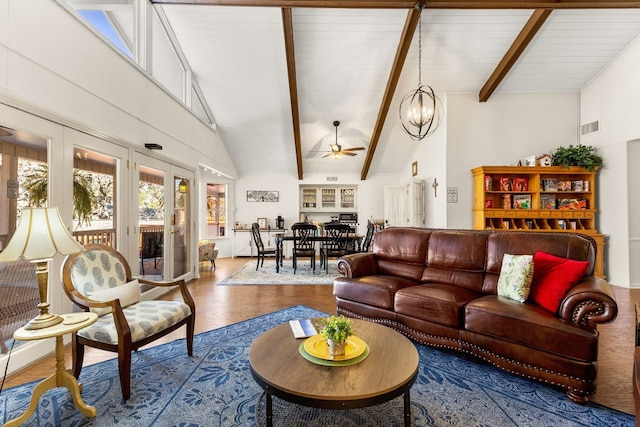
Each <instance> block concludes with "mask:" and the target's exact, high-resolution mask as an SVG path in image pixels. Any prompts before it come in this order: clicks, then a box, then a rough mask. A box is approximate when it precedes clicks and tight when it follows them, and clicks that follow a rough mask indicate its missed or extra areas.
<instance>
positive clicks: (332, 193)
mask: <svg viewBox="0 0 640 427" xmlns="http://www.w3.org/2000/svg"><path fill="white" fill-rule="evenodd" d="M321 191H322V207H323V208H335V207H336V190H335V188H323V189H322V190H321Z"/></svg>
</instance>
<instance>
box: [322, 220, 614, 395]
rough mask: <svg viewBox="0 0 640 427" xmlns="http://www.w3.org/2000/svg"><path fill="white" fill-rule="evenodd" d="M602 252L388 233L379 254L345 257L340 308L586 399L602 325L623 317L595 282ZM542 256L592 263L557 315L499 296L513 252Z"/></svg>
mask: <svg viewBox="0 0 640 427" xmlns="http://www.w3.org/2000/svg"><path fill="white" fill-rule="evenodd" d="M596 249H597V246H596V243H595V241H594V240H593V239H591V238H590V237H588V236H586V235H581V234H577V233H553V232H549V233H546V232H545V233H543V232H526V231H490V230H435V229H417V228H388V229H385V230H383V231H381V232H379V233H377V234H376V235H375V238H374V242H373V252H369V253H357V254H351V255H347V256H344V257H342V258H340V259H339V260H338V271H339V272H340V273H341V274H343V277H338V278H336V279H335V281H334V294H335V296H336V302H337V311H338V313H341V314H344V315H347V316H351V317H356V318H360V319H365V320H370V321H373V322H378V323H382V324H386V325H388V326H391V327H393V328H395V329H397V330H399V331H401V332H402V333H404V334H406V335H407V336H409V337H411V338H413V339H415V340H416V341H419V342H421V343H423V344H428V345H432V346H434V347H440V348H444V349H451V350H457V351H460V352H463V353H466V354H471V355H473V356H476V357H479V358H480V359H482V360H484V361H486V362H488V363H490V364H492V365H494V366H497V367H499V368H501V369H504V370H506V371H508V372H512V373H515V374H518V375H521V376H524V377H527V378H533V379H536V380H539V381H542V382H545V383H547V384H550V385H554V386H559V387H561V388H563V389H565V390H566V392H567V395H568V397H569V398H570V399H571V400H573V401H575V402H578V403H584V402H586V401H587V400H588V396H589V395H591V394H593V393H594V392H595V389H596V376H597V366H598V364H597V359H598V331H597V328H596V324H598V323H607V322H610V321H613V320H614V319H615V317H616V315H617V312H618V308H617V305H616V302H615V300H614V295H613V291H612V289H611V286H610V285H609V283H607V282H606V281H605V280H602V279H600V278H596V277H594V276H593V269H594V261H595V255H596ZM536 251H543V252H546V253H549V254H552V255H555V256H558V257H563V258H569V259H574V260H579V261H588V267H587V270H586V273H585V274H584V276H582V278H581V279H580V280H579V281H578V283H577V284H576V285H575V286H573V287H572V288H571V289H569V291H568V292H567V294H566V295H565V297H564V298H563V299H562V301H561V304H560V308H559V309H558V311H557V312H556V313H555V314H554V313H552V312H550V311H548V310H547V309H545V308H543V307H541V306H539V305H537V304H534V303H531V302H529V301H526V302H524V303H522V302H519V301H516V300H513V299H509V298H506V297H503V296H498V295H497V283H498V278H499V275H500V271H501V266H502V259H503V256H504V254H512V255H523V254H530V255H533V254H535V253H536Z"/></svg>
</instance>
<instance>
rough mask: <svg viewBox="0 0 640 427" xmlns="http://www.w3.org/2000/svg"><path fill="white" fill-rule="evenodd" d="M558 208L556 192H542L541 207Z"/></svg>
mask: <svg viewBox="0 0 640 427" xmlns="http://www.w3.org/2000/svg"><path fill="white" fill-rule="evenodd" d="M555 208H556V195H555V194H541V195H540V209H555Z"/></svg>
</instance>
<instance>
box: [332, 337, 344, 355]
mask: <svg viewBox="0 0 640 427" xmlns="http://www.w3.org/2000/svg"><path fill="white" fill-rule="evenodd" d="M327 344H328V345H329V354H330V355H332V356H344V355H345V354H346V349H347V342H346V341H345V342H335V341H333V340H330V339H327Z"/></svg>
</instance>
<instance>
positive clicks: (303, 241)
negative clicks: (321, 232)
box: [291, 222, 318, 274]
mask: <svg viewBox="0 0 640 427" xmlns="http://www.w3.org/2000/svg"><path fill="white" fill-rule="evenodd" d="M291 231H292V232H293V274H296V269H297V268H298V258H299V257H303V258H307V257H308V258H311V268H312V270H313V272H314V273H315V272H316V246H315V240H314V239H313V237H314V236H315V235H316V233H317V231H318V228H317V227H316V226H315V225H313V224H310V223H308V222H296V223H295V224H293V225H292V226H291Z"/></svg>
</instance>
